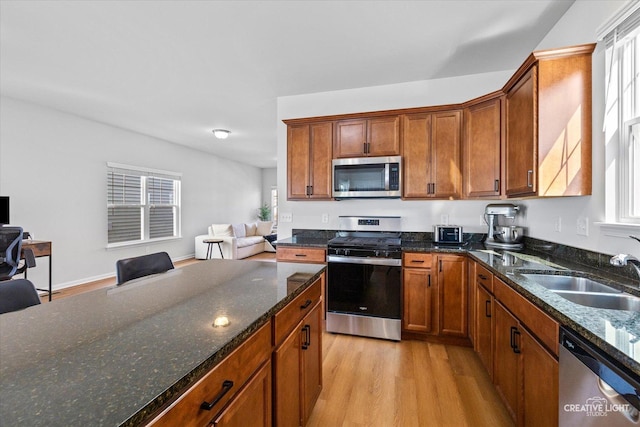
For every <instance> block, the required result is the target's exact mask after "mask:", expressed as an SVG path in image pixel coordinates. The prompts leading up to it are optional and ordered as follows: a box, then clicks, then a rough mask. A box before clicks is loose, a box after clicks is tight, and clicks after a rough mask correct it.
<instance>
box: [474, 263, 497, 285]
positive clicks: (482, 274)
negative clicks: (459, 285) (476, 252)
mask: <svg viewBox="0 0 640 427" xmlns="http://www.w3.org/2000/svg"><path fill="white" fill-rule="evenodd" d="M475 280H476V283H479V284H481V285H482V286H484V287H485V289H486V290H488V291H489V292H493V274H492V273H491V272H490V271H489V270H487V269H486V268H484V267H483V266H481V265H480V264H478V263H476V279H475Z"/></svg>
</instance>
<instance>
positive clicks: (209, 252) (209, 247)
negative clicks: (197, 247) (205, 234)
mask: <svg viewBox="0 0 640 427" xmlns="http://www.w3.org/2000/svg"><path fill="white" fill-rule="evenodd" d="M203 242H204V243H206V244H207V259H211V257H212V256H213V245H214V244H216V243H217V244H218V249H219V250H220V257H221V258H222V259H224V255H223V254H222V246H220V243H222V242H223V240H222V239H204V240H203Z"/></svg>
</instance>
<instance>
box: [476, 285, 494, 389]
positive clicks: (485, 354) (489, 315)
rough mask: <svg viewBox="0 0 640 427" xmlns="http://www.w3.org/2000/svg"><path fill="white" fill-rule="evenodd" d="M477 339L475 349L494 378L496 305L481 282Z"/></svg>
mask: <svg viewBox="0 0 640 427" xmlns="http://www.w3.org/2000/svg"><path fill="white" fill-rule="evenodd" d="M475 292H476V295H475V303H476V307H475V339H474V349H475V351H476V352H477V353H478V356H479V357H480V360H481V361H482V364H483V365H484V367H485V368H486V370H487V372H488V373H489V376H490V377H491V378H493V330H494V328H495V325H494V319H495V314H494V305H495V301H494V299H493V295H492V294H491V292H490V291H489V290H487V288H485V287H484V286H483V285H482V283H481V282H480V281H476V283H475Z"/></svg>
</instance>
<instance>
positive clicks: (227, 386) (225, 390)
mask: <svg viewBox="0 0 640 427" xmlns="http://www.w3.org/2000/svg"><path fill="white" fill-rule="evenodd" d="M232 387H233V381H229V380H225V381H224V382H223V383H222V390H220V393H218V395H217V396H216V397H214V398H213V400H212V401H211V403H209V402H207V401H206V400H205V401H204V402H202V403H201V404H200V409H204V410H205V411H210V410H212V409H213V407H214V406H216V403H218V402H220V399H222V398H223V397H224V395H225V394H227V393H228V392H229V390H231V388H232Z"/></svg>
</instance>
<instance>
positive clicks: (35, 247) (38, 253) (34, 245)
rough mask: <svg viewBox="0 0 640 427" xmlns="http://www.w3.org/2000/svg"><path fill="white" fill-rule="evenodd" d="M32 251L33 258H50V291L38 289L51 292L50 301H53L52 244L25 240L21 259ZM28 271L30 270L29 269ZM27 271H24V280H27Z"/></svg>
mask: <svg viewBox="0 0 640 427" xmlns="http://www.w3.org/2000/svg"><path fill="white" fill-rule="evenodd" d="M25 249H31V251H32V252H33V256H35V257H36V258H38V257H45V256H48V257H49V289H48V290H47V289H38V290H39V291H45V292H49V301H51V293H52V292H51V264H52V263H53V261H52V257H51V242H46V241H42V240H23V241H22V252H23V253H21V254H20V257H21V258H24V250H25ZM27 270H28V269H27ZM27 270H25V271H24V278H25V279H26V278H27Z"/></svg>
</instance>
